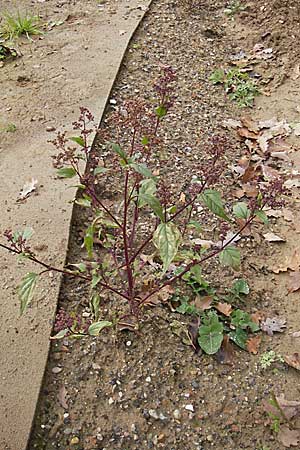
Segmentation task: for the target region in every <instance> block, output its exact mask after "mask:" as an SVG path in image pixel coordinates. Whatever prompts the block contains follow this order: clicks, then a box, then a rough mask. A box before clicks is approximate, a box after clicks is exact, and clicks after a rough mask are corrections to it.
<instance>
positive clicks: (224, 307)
mask: <svg viewBox="0 0 300 450" xmlns="http://www.w3.org/2000/svg"><path fill="white" fill-rule="evenodd" d="M214 307H215V308H216V309H217V310H218V311H219V312H220V313H222V314H224V316H227V317H229V316H230V314H231V313H232V306H231V305H230V304H229V303H217V304H216V305H215V306H214Z"/></svg>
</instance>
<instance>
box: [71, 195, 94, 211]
mask: <svg viewBox="0 0 300 450" xmlns="http://www.w3.org/2000/svg"><path fill="white" fill-rule="evenodd" d="M75 203H76V205H79V206H84V207H85V208H90V207H91V206H92V200H91V197H89V196H88V195H83V197H80V198H78V199H76V200H75Z"/></svg>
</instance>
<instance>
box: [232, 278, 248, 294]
mask: <svg viewBox="0 0 300 450" xmlns="http://www.w3.org/2000/svg"><path fill="white" fill-rule="evenodd" d="M232 290H233V291H234V293H235V294H238V295H240V294H244V295H248V294H249V292H250V288H249V285H248V283H247V281H246V280H244V279H243V278H241V279H240V280H236V281H235V282H234V283H233V286H232Z"/></svg>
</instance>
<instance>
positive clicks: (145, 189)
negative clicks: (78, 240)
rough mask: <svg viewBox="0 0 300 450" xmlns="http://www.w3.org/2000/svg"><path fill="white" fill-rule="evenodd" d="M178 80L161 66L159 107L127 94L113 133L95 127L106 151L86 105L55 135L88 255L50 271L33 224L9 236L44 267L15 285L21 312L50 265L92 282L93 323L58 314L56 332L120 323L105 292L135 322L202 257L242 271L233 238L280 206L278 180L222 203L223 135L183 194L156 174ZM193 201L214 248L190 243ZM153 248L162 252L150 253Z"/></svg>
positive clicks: (211, 319) (209, 326) (195, 228)
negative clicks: (215, 225) (68, 129)
mask: <svg viewBox="0 0 300 450" xmlns="http://www.w3.org/2000/svg"><path fill="white" fill-rule="evenodd" d="M175 81H176V75H175V73H174V71H173V70H172V68H170V67H164V68H163V74H162V76H161V77H160V78H159V79H158V81H157V82H156V83H155V85H154V90H155V92H156V106H155V107H154V106H153V101H151V102H149V103H147V102H145V101H142V100H129V101H127V102H126V103H125V104H124V105H123V106H122V107H120V108H118V110H117V111H116V112H115V113H114V114H112V115H111V116H110V118H109V119H108V122H109V127H108V129H109V130H113V132H111V133H109V132H108V131H107V129H101V130H100V131H99V140H100V143H101V145H102V149H101V151H100V152H97V151H96V150H93V149H91V148H90V147H89V145H88V137H89V135H90V134H91V133H92V132H93V130H94V118H93V116H92V114H91V113H90V112H89V111H88V110H87V109H85V108H81V114H80V117H79V120H78V121H77V122H75V123H74V124H73V125H74V130H76V131H77V135H76V136H73V137H71V138H69V139H68V138H67V137H66V133H58V136H57V138H56V139H55V140H54V141H53V144H54V145H55V147H56V149H57V154H56V156H55V158H54V164H55V167H56V168H57V169H58V172H57V174H58V176H59V177H62V178H73V177H74V178H77V179H78V181H79V184H78V185H77V186H78V189H79V192H80V195H79V196H78V197H77V199H76V200H75V202H76V203H77V204H78V205H81V206H82V207H85V208H87V209H88V210H89V211H90V212H92V216H93V220H91V222H90V225H89V226H88V228H87V230H86V232H85V236H84V239H83V243H84V246H85V249H86V258H85V260H84V261H81V262H79V263H74V264H69V265H68V266H67V267H66V268H57V267H53V266H52V265H50V264H48V263H45V262H43V261H41V260H40V259H39V258H38V256H37V255H36V254H35V253H34V252H33V250H32V249H31V248H30V246H29V244H28V238H29V237H30V231H29V230H25V231H24V232H15V233H13V232H12V231H11V230H7V231H6V232H5V236H6V238H7V240H8V243H7V244H4V243H0V247H1V248H3V249H5V250H8V251H10V252H13V253H15V254H17V255H22V256H23V257H24V258H27V259H29V260H30V261H33V262H34V263H36V264H37V265H39V266H41V268H42V270H41V272H39V273H38V272H37V273H33V272H31V273H28V274H26V276H25V277H24V279H23V281H22V283H21V285H20V287H19V295H20V312H21V314H23V313H24V312H25V311H26V309H27V307H28V305H29V303H30V301H31V299H32V296H33V291H34V287H35V285H36V282H37V280H38V278H40V277H42V276H43V275H45V274H46V273H48V272H50V271H56V272H59V273H62V274H64V275H66V276H71V277H75V278H79V279H81V280H84V281H85V282H86V283H88V284H89V285H90V288H91V297H90V309H91V311H92V313H93V321H91V320H85V321H84V323H83V322H82V320H79V319H78V318H77V317H75V316H72V317H71V316H70V315H68V314H67V313H66V312H65V311H60V312H59V315H58V320H57V322H56V326H55V331H56V332H57V335H56V336H54V338H57V339H58V338H63V337H64V336H73V337H78V336H82V335H86V334H89V335H93V336H95V335H98V334H99V333H100V331H101V330H102V329H103V328H105V327H110V326H112V325H114V324H115V322H113V321H111V320H101V319H100V316H101V314H100V297H101V296H103V295H104V293H106V295H107V297H108V299H109V293H110V294H111V295H113V296H114V298H119V299H120V302H121V304H122V303H125V304H128V306H129V311H128V314H125V315H124V316H122V317H119V318H118V319H117V321H119V323H120V322H122V320H123V321H124V320H125V319H126V317H128V316H130V320H133V319H135V321H136V322H137V323H138V322H139V320H140V318H141V317H142V314H143V310H144V308H145V307H146V306H147V305H149V304H151V303H152V302H153V301H154V300H157V299H159V298H160V299H163V298H164V297H165V296H166V297H168V295H169V293H168V292H169V290H170V285H176V284H177V283H178V282H179V281H180V280H181V279H182V278H184V277H185V276H186V275H187V274H188V273H191V271H192V272H193V271H194V273H196V272H198V271H199V270H200V271H201V267H202V266H203V265H204V263H206V262H207V261H209V260H211V259H212V258H215V257H218V258H219V261H220V263H221V264H222V265H224V266H230V267H232V268H233V269H235V270H237V269H239V267H240V253H239V250H238V248H237V247H236V239H237V237H240V234H241V233H242V232H243V230H245V229H246V228H249V227H250V225H251V223H252V222H253V221H254V220H255V219H257V218H258V219H260V220H261V221H263V222H267V217H266V215H265V213H264V212H263V209H264V207H265V206H267V205H268V206H272V207H274V206H275V205H277V203H278V202H277V200H276V197H277V195H278V194H279V193H280V192H281V190H282V184H281V182H280V181H273V182H270V183H268V184H267V185H266V187H265V189H264V190H263V191H261V192H260V194H259V195H258V196H257V198H255V199H253V200H251V202H250V203H249V205H247V204H246V203H244V202H238V203H235V204H234V205H232V206H231V207H225V206H224V204H223V201H222V198H221V194H220V193H219V192H218V191H217V190H214V189H213V186H214V185H215V184H216V183H218V182H220V180H221V179H222V173H223V171H224V168H225V159H224V156H225V152H226V150H227V148H228V144H227V141H226V139H225V138H224V137H221V136H212V137H211V139H210V140H209V142H208V144H207V146H206V154H205V160H204V162H202V163H199V166H198V167H197V168H196V170H195V172H192V173H191V174H190V180H191V181H190V183H189V185H188V187H186V188H185V191H184V195H182V194H183V192H176V193H175V194H173V193H172V192H171V190H170V183H169V177H170V175H169V174H168V173H167V175H166V178H164V177H163V175H161V174H160V172H159V169H158V167H159V166H160V161H159V158H158V156H157V155H158V151H159V149H160V144H161V141H160V138H159V129H160V127H161V123H162V121H163V119H164V118H165V116H166V115H167V114H168V112H169V110H170V108H171V107H172V104H173V101H174V99H173V91H174V87H175ZM69 142H72V144H71V145H70V144H69ZM73 144H76V145H75V146H74V145H73ZM82 163H85V164H86V165H87V167H86V170H85V169H84V167H82V166H83V164H82ZM110 180H112V181H111V182H110V184H109V188H110V189H111V190H112V189H113V190H114V191H116V192H115V194H114V198H113V201H112V200H111V199H107V198H106V199H105V198H104V195H103V191H105V186H106V185H107V183H109V181H110ZM110 186H111V187H110ZM183 197H184V198H183ZM197 202H202V204H203V206H204V207H205V208H206V211H210V212H211V213H213V214H214V216H215V217H216V218H217V219H218V220H219V223H220V227H219V228H220V229H219V234H218V238H219V241H218V243H216V244H213V245H212V247H211V248H207V246H202V245H199V244H198V245H196V244H194V243H193V239H192V238H193V234H194V233H196V235H197V236H199V234H198V233H199V229H200V228H201V224H200V223H199V222H197V221H196V220H195V217H196V216H195V210H196V209H197ZM89 214H90V213H89ZM90 215H91V214H90ZM229 232H230V234H228V233H229ZM154 249H155V251H156V255H154V256H153V255H152V257H151V256H149V253H151V252H152V253H153V250H154ZM145 252H148V253H147V255H145ZM147 258H148V261H149V259H150V260H151V258H152V264H147ZM153 258H156V259H155V262H154V261H153ZM145 279H146V282H145ZM128 321H129V320H128ZM129 322H130V321H129ZM216 322H217V317H215V315H213V314H209V315H208V317H207V318H206V319H205V323H204V324H203V327H204V328H205V327H206V328H205V329H206V330H208V331H209V333H212V334H213V333H214V326H215V325H217V328H218V345H217V346H214V348H213V349H211V351H209V350H207V352H208V353H209V352H210V353H214V352H215V351H217V350H218V348H219V347H220V345H221V341H220V342H219V334H220V333H219V331H220V330H219V324H218V323H217V324H216ZM200 328H201V327H200ZM202 331H203V330H202ZM202 334H203V333H202ZM209 337H210V335H209V336H208V339H209ZM199 339H200V337H199ZM201 339H203V336H202V337H201ZM206 348H207V347H206Z"/></svg>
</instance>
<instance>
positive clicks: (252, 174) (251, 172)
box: [242, 166, 257, 183]
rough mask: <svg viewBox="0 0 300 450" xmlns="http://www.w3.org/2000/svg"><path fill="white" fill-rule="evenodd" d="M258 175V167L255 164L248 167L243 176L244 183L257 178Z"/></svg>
mask: <svg viewBox="0 0 300 450" xmlns="http://www.w3.org/2000/svg"><path fill="white" fill-rule="evenodd" d="M256 176H257V174H256V167H255V166H249V167H247V169H246V170H245V173H244V175H243V176H242V182H243V183H248V181H251V180H253V179H255V178H256Z"/></svg>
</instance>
